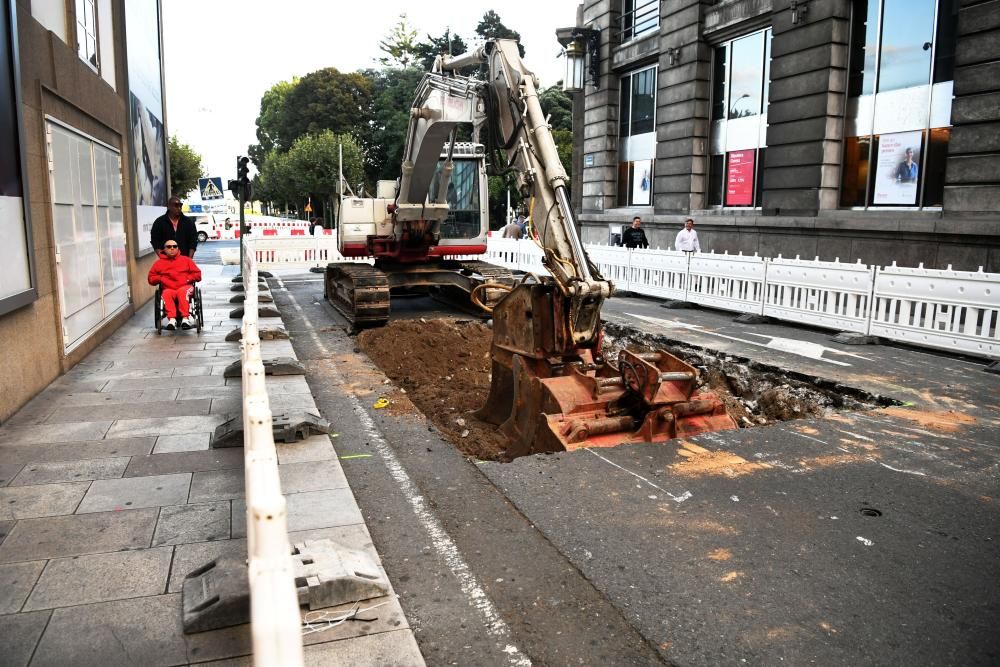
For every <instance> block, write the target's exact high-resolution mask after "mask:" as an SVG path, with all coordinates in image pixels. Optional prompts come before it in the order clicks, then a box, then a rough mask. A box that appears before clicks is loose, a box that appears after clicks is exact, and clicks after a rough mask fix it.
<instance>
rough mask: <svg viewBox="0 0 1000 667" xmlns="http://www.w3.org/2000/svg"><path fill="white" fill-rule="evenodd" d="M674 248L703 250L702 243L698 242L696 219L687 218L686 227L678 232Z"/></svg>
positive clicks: (694, 250)
mask: <svg viewBox="0 0 1000 667" xmlns="http://www.w3.org/2000/svg"><path fill="white" fill-rule="evenodd" d="M674 250H681V251H683V252H701V244H699V243H698V232H696V231H694V220H692V219H691V218H688V219H687V220H685V221H684V229H682V230H681V231H679V232H677V239H676V240H675V241H674Z"/></svg>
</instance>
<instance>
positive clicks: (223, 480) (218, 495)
mask: <svg viewBox="0 0 1000 667" xmlns="http://www.w3.org/2000/svg"><path fill="white" fill-rule="evenodd" d="M235 451H238V452H241V453H242V450H235ZM244 495H245V492H244V487H243V470H242V469H229V470H210V471H207V472H196V473H193V478H192V480H191V496H190V499H189V500H188V502H192V503H207V502H213V501H218V500H232V499H233V498H242V497H244ZM181 502H183V501H181ZM164 504H167V503H164ZM170 504H177V503H170Z"/></svg>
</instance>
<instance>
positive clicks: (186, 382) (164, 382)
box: [106, 375, 225, 391]
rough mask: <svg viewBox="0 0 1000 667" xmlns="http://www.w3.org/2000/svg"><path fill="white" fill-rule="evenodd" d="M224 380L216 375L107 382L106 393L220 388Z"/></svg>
mask: <svg viewBox="0 0 1000 667" xmlns="http://www.w3.org/2000/svg"><path fill="white" fill-rule="evenodd" d="M224 384H225V378H220V377H218V376H216V375H205V376H203V377H197V376H196V377H176V378H175V377H166V378H149V379H145V380H142V379H133V380H109V381H108V384H107V386H106V390H107V391H133V390H135V391H142V390H144V389H186V388H188V387H221V386H223V385H224Z"/></svg>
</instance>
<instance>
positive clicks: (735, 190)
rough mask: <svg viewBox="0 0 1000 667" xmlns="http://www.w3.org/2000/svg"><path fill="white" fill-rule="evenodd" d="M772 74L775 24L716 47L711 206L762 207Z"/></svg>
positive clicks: (709, 185) (710, 163)
mask: <svg viewBox="0 0 1000 667" xmlns="http://www.w3.org/2000/svg"><path fill="white" fill-rule="evenodd" d="M770 73H771V29H770V28H768V29H766V30H761V31H759V32H755V33H752V34H749V35H745V36H743V37H739V38H737V39H734V40H732V41H729V42H726V43H725V44H722V45H720V46H718V47H717V48H716V49H715V55H714V63H713V72H712V129H711V143H710V146H711V150H710V157H709V165H708V205H709V206H726V207H754V206H760V195H761V187H760V186H761V178H760V176H761V173H762V168H763V165H764V152H765V150H766V148H765V147H766V145H767V93H768V87H769V80H770Z"/></svg>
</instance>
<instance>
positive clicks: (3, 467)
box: [0, 463, 24, 487]
mask: <svg viewBox="0 0 1000 667" xmlns="http://www.w3.org/2000/svg"><path fill="white" fill-rule="evenodd" d="M23 467H24V464H23V463H0V487H2V486H7V485H8V484H10V483H11V481H12V480H13V479H14V478H15V477H17V473H19V472H21V468H23Z"/></svg>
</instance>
